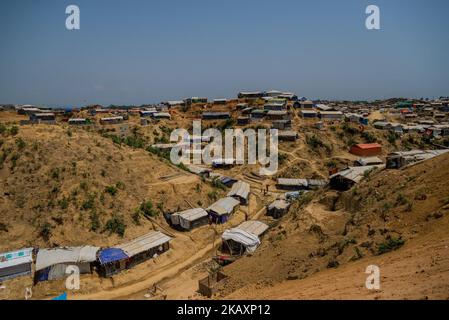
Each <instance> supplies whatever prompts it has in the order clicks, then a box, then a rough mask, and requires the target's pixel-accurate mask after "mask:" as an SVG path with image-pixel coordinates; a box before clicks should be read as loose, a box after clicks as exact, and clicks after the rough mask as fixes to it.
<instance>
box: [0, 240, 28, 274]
mask: <svg viewBox="0 0 449 320" xmlns="http://www.w3.org/2000/svg"><path fill="white" fill-rule="evenodd" d="M32 264H33V248H26V249H21V250H17V251H11V252H6V253H0V281H5V280H8V279H13V278H16V277H19V276H23V275H29V274H31V269H32Z"/></svg>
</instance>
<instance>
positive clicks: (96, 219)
mask: <svg viewBox="0 0 449 320" xmlns="http://www.w3.org/2000/svg"><path fill="white" fill-rule="evenodd" d="M100 227H101V225H100V216H99V215H98V213H97V211H96V210H95V209H93V210H92V212H91V213H90V230H92V231H97V230H99V229H100Z"/></svg>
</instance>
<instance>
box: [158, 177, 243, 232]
mask: <svg viewBox="0 0 449 320" xmlns="http://www.w3.org/2000/svg"><path fill="white" fill-rule="evenodd" d="M233 182H234V181H233ZM249 195H250V185H249V184H248V183H246V182H244V181H240V180H239V181H236V182H234V183H232V187H231V190H230V191H229V192H228V194H227V196H226V197H224V198H221V199H219V200H218V201H216V202H214V203H213V204H211V205H210V206H209V207H208V208H206V209H203V208H192V209H188V210H185V211H181V212H175V213H172V214H169V215H167V216H166V218H167V220H168V222H169V223H170V224H171V225H172V226H173V227H175V228H177V229H181V230H192V229H194V228H197V227H200V226H202V225H205V224H209V223H215V224H223V223H226V222H227V221H228V220H229V218H230V217H231V216H232V214H233V213H235V212H236V211H237V210H238V208H239V207H240V205H248V201H249Z"/></svg>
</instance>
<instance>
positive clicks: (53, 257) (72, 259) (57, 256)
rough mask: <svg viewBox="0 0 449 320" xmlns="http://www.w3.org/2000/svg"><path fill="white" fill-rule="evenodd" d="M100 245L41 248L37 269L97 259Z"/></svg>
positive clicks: (37, 259)
mask: <svg viewBox="0 0 449 320" xmlns="http://www.w3.org/2000/svg"><path fill="white" fill-rule="evenodd" d="M98 250H100V248H98V247H90V246H85V247H67V248H55V249H40V250H39V252H38V253H37V258H36V271H39V270H43V269H45V268H48V267H51V266H54V265H57V264H60V263H67V264H77V263H84V262H93V261H95V260H96V259H97V251H98Z"/></svg>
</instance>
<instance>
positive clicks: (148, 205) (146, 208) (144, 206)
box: [140, 200, 158, 217]
mask: <svg viewBox="0 0 449 320" xmlns="http://www.w3.org/2000/svg"><path fill="white" fill-rule="evenodd" d="M140 211H142V213H143V214H144V215H145V216H147V217H156V216H157V215H158V213H157V211H156V210H154V208H153V203H152V202H151V201H149V200H148V201H144V202H142V203H141V204H140Z"/></svg>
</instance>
